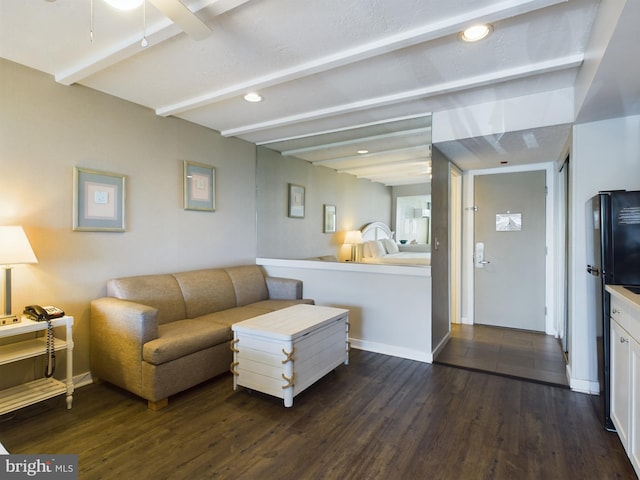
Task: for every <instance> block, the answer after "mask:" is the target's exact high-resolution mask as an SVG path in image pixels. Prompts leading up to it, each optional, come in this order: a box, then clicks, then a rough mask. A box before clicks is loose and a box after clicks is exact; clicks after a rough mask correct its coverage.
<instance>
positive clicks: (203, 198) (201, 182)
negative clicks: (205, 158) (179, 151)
mask: <svg viewBox="0 0 640 480" xmlns="http://www.w3.org/2000/svg"><path fill="white" fill-rule="evenodd" d="M183 190H184V209H185V210H201V211H205V212H213V211H214V210H215V209H216V170H215V168H213V167H212V166H211V165H205V164H203V163H195V162H189V161H186V160H185V162H184V188H183Z"/></svg>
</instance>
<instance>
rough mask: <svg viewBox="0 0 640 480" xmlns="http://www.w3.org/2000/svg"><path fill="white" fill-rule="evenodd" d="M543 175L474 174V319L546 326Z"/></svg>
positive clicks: (533, 327) (528, 326) (538, 327)
mask: <svg viewBox="0 0 640 480" xmlns="http://www.w3.org/2000/svg"><path fill="white" fill-rule="evenodd" d="M545 177H546V173H545V171H544V170H539V171H531V172H514V173H501V174H493V175H477V176H475V180H474V196H475V198H474V204H475V206H476V207H477V211H476V214H475V217H474V246H475V251H474V318H475V322H476V323H480V324H484V325H493V326H499V327H509V328H518V329H524V330H534V331H541V332H544V331H545V257H546V248H545V238H546V234H545V228H546V227H545V203H546V186H545V184H546V181H545Z"/></svg>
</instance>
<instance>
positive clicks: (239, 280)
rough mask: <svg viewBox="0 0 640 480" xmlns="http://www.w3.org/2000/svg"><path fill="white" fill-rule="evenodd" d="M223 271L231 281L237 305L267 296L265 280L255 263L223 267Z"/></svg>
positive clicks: (241, 305)
mask: <svg viewBox="0 0 640 480" xmlns="http://www.w3.org/2000/svg"><path fill="white" fill-rule="evenodd" d="M225 271H226V272H227V273H228V274H229V278H231V282H232V283H233V288H234V289H235V292H236V305H237V306H238V307H244V306H245V305H249V304H250V303H254V302H259V301H261V300H267V299H268V298H269V291H268V290H267V282H266V281H265V279H264V274H263V273H262V270H261V269H260V267H258V266H257V265H246V266H241V267H232V268H225Z"/></svg>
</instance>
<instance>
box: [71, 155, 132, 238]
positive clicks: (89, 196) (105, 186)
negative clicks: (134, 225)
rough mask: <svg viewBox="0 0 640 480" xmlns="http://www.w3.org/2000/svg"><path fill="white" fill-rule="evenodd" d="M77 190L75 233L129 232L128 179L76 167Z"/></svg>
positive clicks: (75, 192) (75, 182) (75, 193)
mask: <svg viewBox="0 0 640 480" xmlns="http://www.w3.org/2000/svg"><path fill="white" fill-rule="evenodd" d="M73 186H74V187H73V229H74V230H75V231H81V232H82V231H84V232H124V231H125V224H124V212H125V208H124V207H125V205H124V201H125V192H124V188H125V176H124V175H119V174H117V173H110V172H100V171H97V170H88V169H85V168H79V167H74V169H73Z"/></svg>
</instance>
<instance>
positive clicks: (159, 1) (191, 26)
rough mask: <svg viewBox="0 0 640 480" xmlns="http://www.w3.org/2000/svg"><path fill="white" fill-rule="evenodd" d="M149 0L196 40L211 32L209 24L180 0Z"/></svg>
mask: <svg viewBox="0 0 640 480" xmlns="http://www.w3.org/2000/svg"><path fill="white" fill-rule="evenodd" d="M149 1H150V2H151V4H152V5H153V6H154V7H156V8H157V9H158V10H160V11H161V12H162V13H163V14H164V15H166V16H167V17H169V18H170V19H171V20H172V21H173V23H175V24H176V25H178V26H179V27H180V28H181V29H182V31H183V32H185V33H186V34H187V35H189V36H190V37H191V38H193V39H194V40H202V39H204V38H206V37H207V36H209V34H210V33H211V29H210V28H209V26H208V25H207V24H206V23H204V22H203V21H202V20H200V19H199V18H198V16H197V15H196V14H195V13H193V12H192V11H191V10H189V9H188V8H187V7H186V6H185V5H184V4H183V3H182V2H180V0H149Z"/></svg>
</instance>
